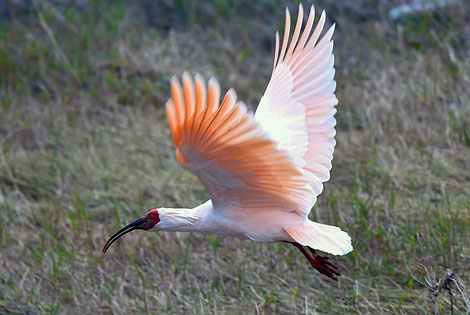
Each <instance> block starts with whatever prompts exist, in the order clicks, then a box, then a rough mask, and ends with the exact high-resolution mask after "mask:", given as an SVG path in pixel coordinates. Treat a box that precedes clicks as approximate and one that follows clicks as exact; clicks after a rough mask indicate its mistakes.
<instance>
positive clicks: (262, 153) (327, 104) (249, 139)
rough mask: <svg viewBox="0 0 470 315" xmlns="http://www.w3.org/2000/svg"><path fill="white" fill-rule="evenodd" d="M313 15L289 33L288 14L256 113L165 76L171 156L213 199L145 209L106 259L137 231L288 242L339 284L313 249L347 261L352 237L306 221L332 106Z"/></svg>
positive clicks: (325, 168)
mask: <svg viewBox="0 0 470 315" xmlns="http://www.w3.org/2000/svg"><path fill="white" fill-rule="evenodd" d="M314 19H315V8H314V6H313V5H312V6H311V7H310V11H309V15H308V18H307V21H306V23H305V24H304V23H303V21H304V9H303V6H302V4H300V5H299V9H298V15H297V22H296V24H295V29H294V31H293V33H292V36H291V16H290V11H289V9H288V8H286V10H285V28H284V35H283V40H282V44H280V39H279V32H276V34H275V48H274V65H273V69H272V75H271V78H270V81H269V83H268V85H267V88H266V91H265V93H264V95H263V96H262V97H261V99H260V102H259V104H258V107H257V109H256V112H255V113H252V112H250V111H248V109H247V106H246V105H245V104H244V103H243V102H242V101H239V100H237V94H236V92H235V90H234V89H229V90H228V91H227V92H226V94H225V96H224V97H223V99H222V101H220V86H219V84H218V82H217V80H216V79H215V78H210V79H209V80H206V79H204V77H203V76H202V75H200V74H196V75H194V76H192V75H190V74H188V72H184V73H183V74H182V76H181V78H177V77H175V76H173V77H172V78H171V80H170V86H171V97H170V98H169V100H168V101H167V102H166V113H167V120H168V126H169V129H170V132H171V136H172V139H173V142H174V145H175V148H176V159H177V160H178V161H179V163H180V164H181V166H183V168H185V169H187V170H189V171H191V172H192V173H193V174H194V175H195V176H196V177H197V178H198V179H199V181H200V182H201V183H202V184H203V185H204V187H205V188H206V190H207V192H208V194H209V196H210V199H209V200H207V201H206V202H204V203H202V204H201V205H199V206H196V207H194V208H191V209H189V208H188V209H187V208H181V209H180V208H164V207H160V208H155V209H152V210H150V211H149V212H148V213H147V214H146V215H144V216H143V217H141V218H139V219H137V220H135V221H134V222H132V223H130V224H128V225H127V226H125V227H123V228H122V229H121V230H119V231H117V232H116V233H114V234H113V235H112V236H111V237H110V238H109V240H108V241H107V242H106V244H105V245H104V247H103V249H102V251H103V253H105V252H106V251H107V250H108V249H109V247H110V246H111V245H112V244H113V243H114V242H115V241H116V240H117V239H118V238H120V237H121V236H123V235H125V234H127V233H129V232H131V231H134V230H144V231H180V232H203V233H212V234H220V235H229V236H234V237H238V238H240V239H244V240H252V241H255V242H262V243H267V242H284V243H288V244H291V245H293V246H295V247H296V248H298V249H299V250H300V251H301V252H302V254H303V255H304V256H305V258H306V259H307V261H308V263H309V264H310V265H311V266H312V267H313V268H314V269H316V270H317V271H319V272H320V273H321V274H323V275H324V276H326V277H328V278H330V279H332V280H336V281H337V280H338V277H339V276H341V273H340V271H339V269H338V268H337V267H336V266H335V265H333V264H332V263H331V262H330V261H328V260H329V257H328V256H320V255H319V254H318V253H317V250H318V251H321V252H325V253H327V254H331V255H345V254H347V253H349V252H351V251H352V250H353V247H352V243H351V237H350V236H349V235H348V233H347V232H345V231H343V230H341V228H339V227H336V226H332V225H327V224H323V223H320V222H314V221H312V220H310V219H309V217H308V215H309V213H310V211H311V209H312V207H313V206H314V204H315V203H316V201H317V196H318V195H320V194H321V192H322V190H323V183H324V182H325V181H328V180H329V178H330V170H331V168H332V159H333V151H334V147H335V144H336V142H335V134H336V131H335V125H336V120H335V118H334V115H335V114H336V105H337V104H338V99H337V98H336V96H335V89H336V82H335V80H334V75H335V68H334V56H333V40H332V36H333V32H334V29H335V24H332V26H331V27H329V29H328V30H326V32H324V34H323V36H320V34H321V33H322V30H323V28H324V26H325V20H326V14H325V10H323V11H322V13H321V15H320V18H319V20H318V21H317V23H316V26H315V28H313V24H314ZM312 30H313V31H312ZM307 249H308V251H307Z"/></svg>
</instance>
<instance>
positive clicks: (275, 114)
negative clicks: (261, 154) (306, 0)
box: [255, 5, 338, 215]
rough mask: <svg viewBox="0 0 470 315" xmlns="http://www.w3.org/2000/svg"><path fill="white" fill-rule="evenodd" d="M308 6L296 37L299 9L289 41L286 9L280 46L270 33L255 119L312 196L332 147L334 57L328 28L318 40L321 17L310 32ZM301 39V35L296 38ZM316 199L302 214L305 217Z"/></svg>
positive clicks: (327, 167)
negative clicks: (270, 58) (269, 66)
mask: <svg viewBox="0 0 470 315" xmlns="http://www.w3.org/2000/svg"><path fill="white" fill-rule="evenodd" d="M314 12H315V10H314V8H313V6H312V7H311V9H310V14H309V17H308V20H307V23H306V24H305V27H304V29H303V31H302V32H301V28H302V22H303V7H302V5H299V14H298V17H297V24H296V27H295V30H294V33H293V36H292V38H291V39H290V41H289V34H290V14H289V10H288V9H286V25H285V31H284V39H283V42H282V47H281V48H280V49H279V34H278V33H276V48H275V53H274V69H273V73H272V76H271V80H270V81H269V84H268V87H267V88H266V92H265V94H264V96H263V97H262V98H261V101H260V103H259V105H258V109H257V111H256V114H255V119H256V120H257V121H258V123H259V124H260V125H261V127H262V128H263V130H264V131H265V132H266V133H267V134H269V136H270V138H271V139H273V140H275V141H277V142H278V143H279V146H278V148H279V149H281V150H286V151H287V152H288V153H289V154H290V155H291V157H292V158H293V160H294V163H295V165H296V166H297V167H299V168H301V169H302V170H303V171H304V178H305V180H307V181H308V182H309V184H310V185H311V187H312V189H313V191H314V192H315V196H318V195H319V194H320V193H321V192H322V190H323V184H322V183H323V182H325V181H327V180H328V179H329V178H330V170H331V160H332V159H333V150H334V146H335V139H334V136H335V128H334V126H335V124H336V120H335V119H334V117H333V116H334V114H335V113H336V109H335V105H336V104H337V103H338V100H337V99H336V96H335V94H334V91H335V88H336V82H335V81H334V80H333V77H334V74H335V69H334V65H333V64H334V57H333V53H332V51H333V41H332V40H331V37H332V35H333V31H334V25H333V26H332V27H331V28H330V29H329V30H328V31H327V32H326V34H325V35H324V36H323V37H322V38H321V40H319V41H318V39H319V36H320V33H321V31H322V29H323V26H324V24H325V12H324V11H323V13H322V14H321V17H320V20H319V22H318V24H317V26H316V27H315V29H314V31H313V32H311V30H312V26H313V20H314V15H315V13H314ZM300 34H301V35H300ZM315 201H316V197H315V198H314V199H313V200H312V203H311V204H310V205H309V206H307V207H306V208H305V209H304V211H305V213H304V214H306V215H308V213H309V212H310V209H311V207H312V206H313V205H314V204H315Z"/></svg>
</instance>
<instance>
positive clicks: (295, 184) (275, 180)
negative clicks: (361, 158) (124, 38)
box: [166, 73, 313, 211]
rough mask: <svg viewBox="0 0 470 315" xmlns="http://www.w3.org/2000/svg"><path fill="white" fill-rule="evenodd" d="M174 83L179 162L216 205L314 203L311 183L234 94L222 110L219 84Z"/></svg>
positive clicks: (172, 119) (171, 105) (289, 207)
mask: <svg viewBox="0 0 470 315" xmlns="http://www.w3.org/2000/svg"><path fill="white" fill-rule="evenodd" d="M182 81H183V87H181V85H180V82H179V80H178V79H176V78H173V79H172V80H171V99H170V100H168V102H167V104H166V109H167V117H168V124H169V127H170V130H171V134H172V136H173V141H174V143H175V146H176V156H177V158H178V161H179V162H180V163H181V165H183V166H184V167H185V168H187V169H189V170H190V171H192V172H193V173H194V174H195V175H196V176H197V177H198V178H199V180H200V181H201V182H202V184H203V185H204V186H205V187H206V189H207V191H208V193H209V195H210V197H211V199H212V202H213V204H214V205H215V206H216V207H217V206H226V205H232V206H234V207H243V208H250V209H255V208H257V207H258V208H270V207H275V208H276V209H280V208H281V209H284V210H286V211H296V210H298V209H299V208H303V207H305V206H306V205H308V204H310V203H311V198H312V196H313V192H312V189H311V187H310V186H309V183H308V182H307V181H306V179H305V176H303V171H302V170H301V169H300V168H298V167H297V166H296V165H295V163H294V161H293V160H292V158H291V157H290V156H289V154H287V153H286V152H284V151H282V150H279V149H278V148H277V143H276V142H274V141H272V140H270V138H269V137H268V136H267V135H266V134H265V133H264V131H263V130H262V128H261V127H260V126H259V124H258V123H257V122H256V121H255V119H254V118H253V115H252V114H251V113H248V112H247V110H246V107H245V105H244V104H243V103H241V102H238V103H237V99H236V93H235V91H234V90H233V89H230V90H229V91H228V92H227V94H226V95H225V97H224V99H223V101H222V104H220V106H219V95H220V89H219V85H218V83H217V81H216V80H215V79H210V80H209V82H208V88H206V82H205V81H204V80H203V79H202V78H201V76H199V75H196V76H195V80H194V81H193V78H192V77H191V76H189V75H188V74H186V73H185V74H183V80H182Z"/></svg>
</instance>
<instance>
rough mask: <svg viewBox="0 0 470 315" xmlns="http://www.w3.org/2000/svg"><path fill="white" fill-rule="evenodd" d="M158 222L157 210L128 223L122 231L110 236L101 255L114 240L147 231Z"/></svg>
mask: <svg viewBox="0 0 470 315" xmlns="http://www.w3.org/2000/svg"><path fill="white" fill-rule="evenodd" d="M158 222H160V216H159V215H158V210H157V209H153V210H150V211H149V213H147V215H145V217H142V218H140V219H137V220H135V221H134V222H132V223H129V224H128V225H126V226H125V227H123V228H122V229H120V230H119V231H117V232H116V233H114V234H113V236H111V237H110V239H109V240H108V241H107V242H106V244H105V245H104V247H103V253H105V252H106V251H107V250H108V248H109V246H111V244H112V243H114V241H115V240H117V239H118V238H120V237H121V236H123V235H124V234H127V233H129V232H131V231H134V230H145V231H148V230H150V229H151V228H153V227H154V226H155V224H157V223H158Z"/></svg>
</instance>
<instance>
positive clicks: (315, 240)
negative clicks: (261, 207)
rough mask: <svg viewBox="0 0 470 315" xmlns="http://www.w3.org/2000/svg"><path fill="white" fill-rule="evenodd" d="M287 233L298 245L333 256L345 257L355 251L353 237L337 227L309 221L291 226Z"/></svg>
mask: <svg viewBox="0 0 470 315" xmlns="http://www.w3.org/2000/svg"><path fill="white" fill-rule="evenodd" d="M286 232H287V233H288V234H289V235H290V236H291V237H292V238H293V239H294V240H295V241H296V242H297V243H299V244H301V245H304V246H309V247H311V248H313V249H318V250H321V251H323V252H326V253H329V254H332V255H345V254H347V253H349V252H350V251H352V250H353V247H352V244H351V237H350V236H349V235H348V233H346V232H344V231H342V230H341V229H340V228H339V227H337V226H332V225H326V224H321V223H317V222H313V221H308V222H307V223H304V224H299V225H294V226H290V227H288V228H286Z"/></svg>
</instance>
